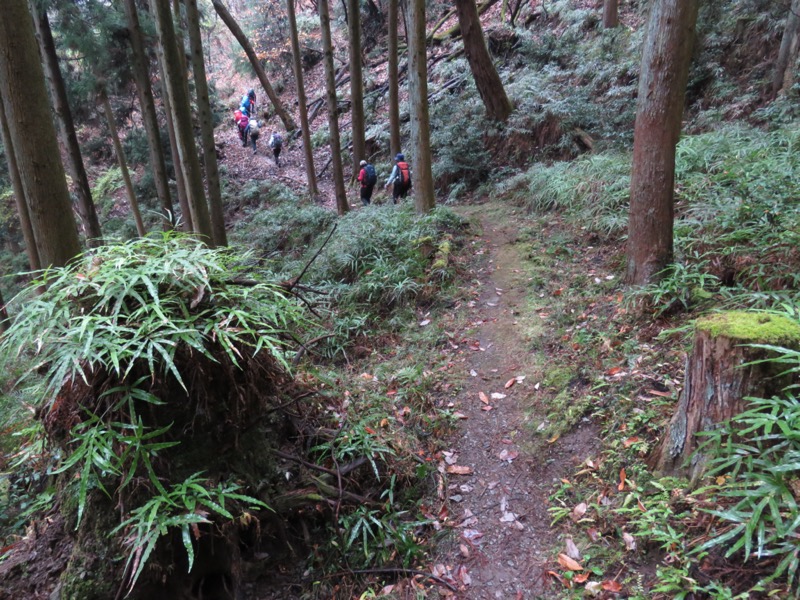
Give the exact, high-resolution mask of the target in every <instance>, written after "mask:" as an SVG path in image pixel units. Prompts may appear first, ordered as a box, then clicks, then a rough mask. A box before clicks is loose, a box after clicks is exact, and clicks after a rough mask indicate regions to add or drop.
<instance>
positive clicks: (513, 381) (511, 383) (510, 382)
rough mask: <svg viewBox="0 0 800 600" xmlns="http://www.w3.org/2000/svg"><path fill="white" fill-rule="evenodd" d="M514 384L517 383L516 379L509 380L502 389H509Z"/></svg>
mask: <svg viewBox="0 0 800 600" xmlns="http://www.w3.org/2000/svg"><path fill="white" fill-rule="evenodd" d="M515 383H517V379H516V377H515V378H513V379H509V380H508V381H506V385H505V386H504V387H505V388H506V389H508V388H510V387H511V386H513V385H514V384H515Z"/></svg>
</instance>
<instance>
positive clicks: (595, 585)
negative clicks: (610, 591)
mask: <svg viewBox="0 0 800 600" xmlns="http://www.w3.org/2000/svg"><path fill="white" fill-rule="evenodd" d="M585 589H586V593H588V594H589V595H590V596H597V595H599V594H600V592H601V591H602V589H603V588H602V586H601V585H600V582H599V581H590V582H589V583H587V584H586V588H585Z"/></svg>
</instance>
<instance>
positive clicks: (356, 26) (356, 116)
mask: <svg viewBox="0 0 800 600" xmlns="http://www.w3.org/2000/svg"><path fill="white" fill-rule="evenodd" d="M347 5H348V12H349V13H350V18H349V19H348V21H347V28H348V30H349V33H350V101H351V104H350V114H351V116H352V119H351V121H352V131H353V133H352V136H353V173H352V176H351V178H350V180H351V181H355V178H356V176H357V175H358V172H359V170H360V166H359V163H360V162H361V159H362V158H364V157H365V147H366V142H365V140H364V79H363V77H362V71H361V11H360V10H359V0H347Z"/></svg>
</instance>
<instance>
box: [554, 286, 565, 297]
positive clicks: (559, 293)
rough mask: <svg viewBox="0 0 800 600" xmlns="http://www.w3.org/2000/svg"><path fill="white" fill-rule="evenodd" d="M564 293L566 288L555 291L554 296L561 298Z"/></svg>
mask: <svg viewBox="0 0 800 600" xmlns="http://www.w3.org/2000/svg"><path fill="white" fill-rule="evenodd" d="M563 291H564V288H558V289H557V290H553V296H560V295H561V292H563Z"/></svg>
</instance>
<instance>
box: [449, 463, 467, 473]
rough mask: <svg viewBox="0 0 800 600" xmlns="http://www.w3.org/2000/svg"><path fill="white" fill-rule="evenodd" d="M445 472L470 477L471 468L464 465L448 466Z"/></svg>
mask: <svg viewBox="0 0 800 600" xmlns="http://www.w3.org/2000/svg"><path fill="white" fill-rule="evenodd" d="M447 472H448V473H452V474H453V475H472V467H468V466H466V465H449V466H448V467H447Z"/></svg>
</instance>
